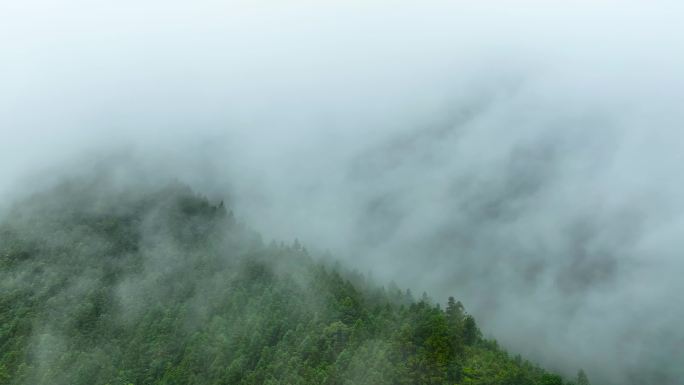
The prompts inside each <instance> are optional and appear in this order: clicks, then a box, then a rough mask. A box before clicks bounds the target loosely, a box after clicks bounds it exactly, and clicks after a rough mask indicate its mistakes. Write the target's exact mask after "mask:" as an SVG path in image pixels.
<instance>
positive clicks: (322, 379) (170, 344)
mask: <svg viewBox="0 0 684 385" xmlns="http://www.w3.org/2000/svg"><path fill="white" fill-rule="evenodd" d="M0 237H1V238H0V239H1V240H2V242H1V243H0V279H1V281H0V289H1V290H0V384H22V385H28V384H31V385H33V384H50V385H59V384H69V385H78V384H84V385H86V384H87V385H93V384H102V385H104V384H108V385H128V384H135V385H143V384H168V385H171V384H202V385H205V384H207V385H209V384H216V385H219V384H223V385H228V384H230V385H233V384H255V385H256V384H287V385H296V384H329V385H337V384H339V385H364V384H368V385H382V384H405V385H414V384H421V385H423V384H425V385H427V384H440V385H441V384H462V385H465V384H472V385H475V384H481V385H485V384H487V385H495V384H500V385H562V384H571V382H564V380H563V379H562V378H561V377H560V376H558V375H555V374H552V373H548V372H546V371H544V370H542V369H541V368H539V367H538V366H536V365H533V364H531V363H530V362H528V361H525V360H522V359H521V358H520V357H519V356H516V357H511V356H509V355H508V353H506V352H505V351H503V350H502V349H500V348H499V347H498V345H497V343H496V342H495V341H493V340H487V339H484V338H483V337H482V334H481V333H480V331H479V329H478V327H477V325H476V323H475V320H474V319H473V317H472V316H470V315H468V314H467V313H466V312H465V310H464V308H463V306H462V304H461V303H460V302H458V301H456V300H455V299H453V298H449V299H448V302H447V305H446V306H445V307H444V308H442V307H441V306H440V305H439V304H435V303H433V302H432V301H431V300H430V299H429V298H427V296H423V297H422V298H420V299H418V300H416V299H414V298H413V297H412V295H411V294H410V293H409V292H407V291H402V290H399V289H398V288H397V287H396V286H393V285H391V286H390V287H389V288H384V287H381V286H377V285H376V284H375V283H373V282H370V281H369V280H368V279H365V278H363V277H360V276H359V275H357V274H354V273H350V272H348V271H345V270H343V269H341V268H335V267H332V266H328V265H325V264H323V263H321V262H319V261H317V260H316V259H315V258H312V257H311V256H309V253H308V252H307V251H306V249H305V248H303V247H302V246H301V245H300V244H299V242H296V243H295V244H293V245H287V246H286V245H276V244H274V243H271V244H269V245H265V244H264V243H263V242H262V241H261V239H260V237H259V235H258V234H256V233H255V232H253V231H251V230H250V229H248V228H247V227H246V226H244V225H242V224H240V223H238V222H237V221H236V220H235V218H234V217H233V215H232V213H231V212H230V210H228V209H227V208H226V207H225V206H224V204H223V203H222V202H221V203H219V204H212V203H210V202H209V201H208V200H207V199H206V198H203V197H200V196H197V195H195V194H194V193H193V192H192V191H191V190H190V189H189V188H188V187H187V186H183V185H180V184H172V185H170V186H168V187H166V188H163V189H160V190H157V191H147V192H144V193H142V192H140V193H138V192H135V193H132V192H130V191H127V192H117V193H113V192H111V191H110V189H108V188H107V186H101V185H98V186H90V187H84V185H83V184H82V183H76V182H70V183H65V184H62V185H61V186H59V187H58V188H56V189H54V190H51V191H49V192H46V193H43V194H39V195H36V196H34V197H32V198H31V199H28V200H27V201H25V202H22V203H20V204H18V205H17V207H16V208H15V210H14V211H13V212H12V213H10V215H8V216H7V218H6V220H5V221H4V223H3V224H2V225H0ZM577 382H578V385H587V384H588V381H587V380H586V376H585V375H584V373H580V375H579V376H578V379H577Z"/></svg>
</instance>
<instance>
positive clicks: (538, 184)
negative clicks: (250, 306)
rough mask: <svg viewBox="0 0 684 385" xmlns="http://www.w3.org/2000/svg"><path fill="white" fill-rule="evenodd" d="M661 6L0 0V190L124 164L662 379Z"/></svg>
mask: <svg viewBox="0 0 684 385" xmlns="http://www.w3.org/2000/svg"><path fill="white" fill-rule="evenodd" d="M682 11H684V8H683V7H682V6H681V5H678V4H675V3H674V2H666V1H655V2H648V3H646V2H637V1H624V2H608V1H605V2H593V3H590V2H572V3H570V4H562V5H561V4H560V3H558V4H551V3H549V2H546V3H542V2H536V1H524V2H519V3H518V4H515V5H513V4H511V3H508V2H503V1H485V2H478V3H477V5H476V4H474V2H473V3H466V2H440V1H428V2H421V4H420V5H419V4H417V3H411V2H402V1H399V2H388V1H376V2H370V3H367V4H361V3H353V2H352V3H345V4H342V2H335V3H328V4H321V3H319V4H313V3H306V2H290V3H287V4H285V3H281V4H272V3H270V2H266V1H261V2H252V3H247V2H214V1H201V2H193V3H192V4H191V3H184V2H175V1H171V2H160V1H147V2H133V1H123V2H117V3H116V4H114V3H112V4H105V3H98V2H87V1H77V0H65V1H61V2H58V3H54V2H48V1H39V0H29V1H9V2H5V3H3V4H2V5H0V33H2V37H1V38H0V39H1V40H0V47H1V48H2V49H1V51H0V57H1V59H2V60H0V84H2V91H0V130H1V131H2V141H0V196H1V197H2V198H3V201H4V203H5V204H6V203H8V202H10V200H11V199H13V198H15V197H16V196H18V195H20V194H22V193H23V192H24V191H25V187H22V188H19V187H18V186H27V185H29V186H30V185H33V186H34V188H35V186H36V185H40V184H42V183H48V182H49V180H50V179H51V178H57V177H59V176H61V175H62V174H64V173H68V172H72V171H73V170H82V169H83V168H86V169H87V168H93V167H96V165H97V164H101V163H102V162H110V160H111V162H122V161H121V159H122V158H125V159H128V160H127V162H130V163H137V164H140V163H142V164H145V166H143V167H142V168H144V169H145V170H147V171H145V173H144V174H130V171H127V173H128V174H127V175H128V177H130V176H131V175H133V177H134V178H139V179H141V180H142V179H145V178H147V177H149V174H150V173H151V174H156V177H158V178H160V179H163V178H174V177H178V178H180V179H183V180H186V181H187V182H189V183H191V184H192V185H193V186H196V187H197V188H198V189H200V190H202V191H204V192H206V193H208V194H214V195H216V196H227V197H229V198H230V202H231V205H232V206H233V207H234V208H235V210H236V212H237V214H238V215H239V216H240V217H241V218H244V220H245V221H246V222H248V223H249V224H250V225H252V226H254V227H255V228H256V229H259V230H260V231H262V232H263V233H264V235H265V236H266V237H267V238H275V239H293V238H295V237H297V238H299V239H300V240H302V241H304V243H305V244H307V245H308V246H309V245H310V247H312V248H315V249H319V250H323V249H330V250H331V251H333V252H334V254H336V255H337V256H339V257H341V258H344V259H345V260H346V261H347V262H348V263H349V264H350V265H351V266H355V267H358V268H359V269H363V270H366V269H368V270H372V271H373V274H374V275H375V276H376V277H380V278H381V279H383V280H390V279H394V280H396V281H398V282H400V283H401V284H402V285H404V286H408V287H411V288H412V289H414V290H419V291H422V290H426V291H428V292H429V293H431V294H432V295H433V296H434V297H435V298H436V299H440V300H441V299H443V298H444V297H446V296H448V295H455V296H457V297H459V298H461V299H462V300H463V301H464V303H465V304H466V306H467V307H468V308H469V309H470V310H471V311H472V312H473V313H474V314H475V315H476V316H477V317H478V319H479V322H480V323H482V325H483V329H484V330H485V331H486V332H488V333H490V334H492V335H494V336H496V337H497V338H498V339H499V340H500V341H501V342H502V343H503V345H504V346H506V347H507V348H509V349H511V350H513V351H515V352H521V353H524V354H526V355H527V356H528V357H530V358H532V359H534V360H537V361H540V362H542V363H543V364H544V365H547V366H549V367H552V368H557V369H559V370H563V371H565V372H567V373H572V372H573V371H574V370H576V368H578V367H583V368H585V370H587V372H588V373H589V374H590V376H591V377H592V378H594V379H595V380H596V382H598V381H603V382H604V383H606V384H626V383H634V384H637V383H638V384H641V383H656V382H657V383H663V384H664V383H677V381H681V380H680V378H682V373H681V368H680V367H678V363H677V362H676V359H677V357H681V356H682V355H683V354H684V352H682V346H684V333H683V332H682V331H681V330H680V329H681V328H680V327H679V322H680V320H681V319H682V318H684V310H683V309H684V306H682V305H683V304H682V300H681V299H680V298H679V296H678V293H679V292H681V291H682V289H684V288H683V287H682V284H681V283H679V281H680V280H679V275H680V274H681V272H682V271H684V260H683V259H682V257H681V255H680V254H681V250H684V244H683V242H682V240H681V232H682V230H683V229H684V215H683V214H684V211H683V210H684V204H682V201H681V197H682V196H684V195H683V193H684V183H682V181H681V180H680V179H681V178H680V177H679V174H680V172H679V171H680V167H681V166H680V165H681V164H683V163H684V162H682V160H683V159H682V154H684V148H683V147H684V136H683V135H682V133H681V128H682V123H684V110H682V108H681V107H680V104H681V100H684V72H683V71H682V70H681V68H684V54H683V53H682V52H680V51H681V50H678V49H677V48H678V47H681V46H682V44H683V43H684V41H683V40H684V29H683V27H681V23H679V20H678V16H679V15H681V13H682ZM103 154H105V155H103ZM84 159H85V160H84ZM131 159H132V160H131ZM111 162H110V163H111ZM124 163H125V162H124ZM122 164H123V163H122ZM122 167H123V166H122ZM124 168H127V169H130V168H131V167H124ZM3 206H4V204H3ZM0 208H1V207H0Z"/></svg>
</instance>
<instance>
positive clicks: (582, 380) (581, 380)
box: [577, 369, 590, 385]
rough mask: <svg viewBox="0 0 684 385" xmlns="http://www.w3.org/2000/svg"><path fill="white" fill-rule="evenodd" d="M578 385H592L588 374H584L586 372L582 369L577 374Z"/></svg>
mask: <svg viewBox="0 0 684 385" xmlns="http://www.w3.org/2000/svg"><path fill="white" fill-rule="evenodd" d="M577 385H590V384H589V378H588V377H587V374H586V373H584V370H582V369H580V370H579V371H578V372H577Z"/></svg>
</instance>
